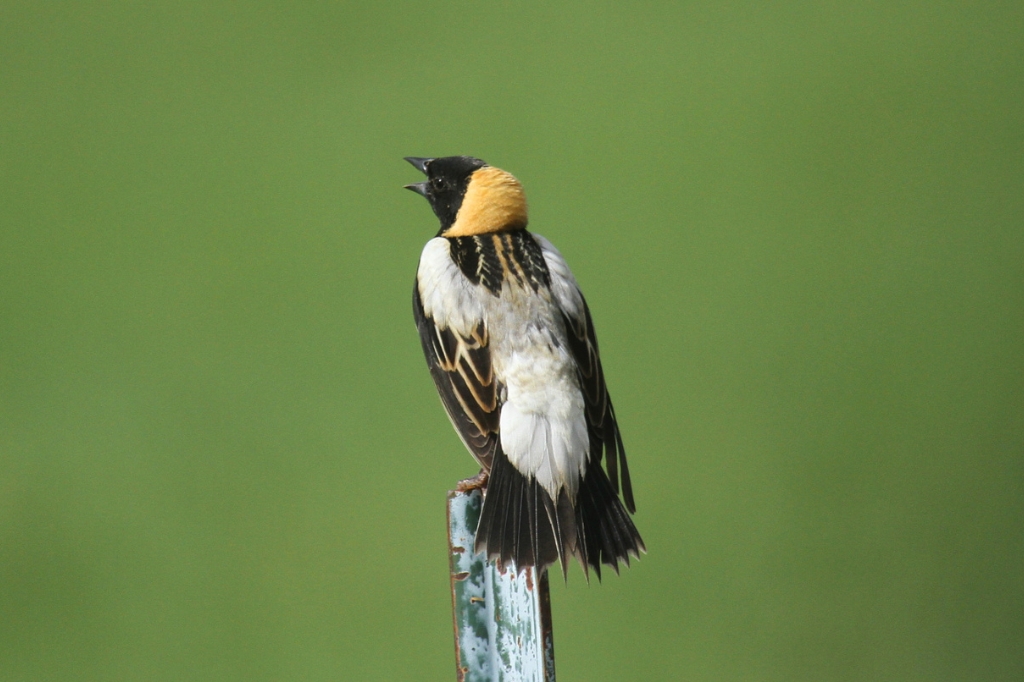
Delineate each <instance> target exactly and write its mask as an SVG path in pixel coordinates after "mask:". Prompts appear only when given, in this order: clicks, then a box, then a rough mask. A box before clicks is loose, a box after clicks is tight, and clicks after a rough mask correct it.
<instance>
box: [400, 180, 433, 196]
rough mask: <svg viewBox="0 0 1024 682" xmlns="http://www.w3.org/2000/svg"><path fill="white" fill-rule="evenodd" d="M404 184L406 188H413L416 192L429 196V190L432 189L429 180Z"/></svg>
mask: <svg viewBox="0 0 1024 682" xmlns="http://www.w3.org/2000/svg"><path fill="white" fill-rule="evenodd" d="M402 186H403V187H404V188H405V189H411V190H412V191H413V192H416V194H422V195H423V196H427V192H429V191H430V183H429V182H414V183H412V184H411V185H402Z"/></svg>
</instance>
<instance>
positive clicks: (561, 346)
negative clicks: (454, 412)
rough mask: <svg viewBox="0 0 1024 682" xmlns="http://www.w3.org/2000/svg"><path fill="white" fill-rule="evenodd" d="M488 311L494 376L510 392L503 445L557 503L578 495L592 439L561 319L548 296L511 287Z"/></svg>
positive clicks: (506, 397) (505, 402)
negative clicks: (562, 495)
mask: <svg viewBox="0 0 1024 682" xmlns="http://www.w3.org/2000/svg"><path fill="white" fill-rule="evenodd" d="M501 298H503V299H504V300H503V301H502V300H499V299H498V298H495V300H494V305H492V306H490V308H491V309H490V310H489V311H488V330H489V333H490V338H491V344H492V351H491V353H492V355H491V357H492V363H493V367H494V374H495V378H496V379H497V380H498V381H499V382H501V384H502V385H503V386H504V392H503V394H504V395H503V401H502V402H503V405H502V408H501V424H500V428H501V434H500V435H501V445H502V449H503V450H504V452H505V454H506V455H507V456H508V459H509V462H511V463H512V465H513V466H515V467H516V469H518V470H519V471H520V472H521V473H523V474H525V475H526V476H528V477H536V478H537V480H538V482H539V483H540V484H541V486H542V487H544V488H545V489H546V490H547V491H548V492H549V493H550V494H551V495H552V497H557V494H558V490H559V489H560V488H563V487H564V488H566V489H567V490H568V491H569V493H570V495H571V496H572V497H575V494H576V489H577V486H578V483H579V478H580V476H581V475H582V473H583V472H584V470H585V467H586V462H587V456H588V454H589V449H590V440H589V437H588V435H587V427H586V420H585V418H584V403H583V394H582V392H581V391H580V387H579V383H578V380H577V378H576V365H575V362H574V361H573V359H572V355H571V353H570V350H569V346H568V342H567V340H566V337H565V328H564V325H563V322H562V319H561V313H560V312H559V310H558V309H557V307H556V306H555V305H554V303H553V302H552V301H551V299H550V297H549V296H544V295H541V294H538V293H536V292H533V291H532V290H530V289H525V290H523V289H519V288H518V287H506V288H504V289H503V291H502V297H501Z"/></svg>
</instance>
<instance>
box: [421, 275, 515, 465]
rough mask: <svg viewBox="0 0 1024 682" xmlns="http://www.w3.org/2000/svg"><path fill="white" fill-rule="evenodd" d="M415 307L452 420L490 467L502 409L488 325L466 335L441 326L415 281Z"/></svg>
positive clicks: (478, 457) (426, 352) (432, 371)
mask: <svg viewBox="0 0 1024 682" xmlns="http://www.w3.org/2000/svg"><path fill="white" fill-rule="evenodd" d="M412 306H413V314H414V315H415V317H416V327H417V328H418V329H419V332H420V342H421V343H422V344H423V354H424V355H425V356H426V358H427V365H428V366H429V367H430V375H431V376H432V377H433V378H434V384H435V385H436V386H437V392H438V393H439V394H440V396H441V402H442V403H443V404H444V409H445V410H446V411H447V412H448V418H449V419H451V422H452V425H453V426H454V427H455V430H456V431H457V432H458V434H459V437H460V438H462V442H463V443H465V444H466V447H467V448H469V451H470V452H471V453H472V454H473V456H474V457H475V458H476V460H477V461H478V462H479V463H480V466H482V467H483V468H484V469H485V470H487V471H490V469H491V463H492V460H493V457H494V451H495V447H496V446H497V444H498V423H499V418H500V410H499V409H498V407H499V405H498V392H499V391H498V382H497V381H496V380H495V378H494V371H493V368H492V367H491V349H490V347H489V346H488V341H489V339H488V334H487V327H486V326H485V325H484V323H483V322H480V324H479V325H477V327H476V329H474V330H473V332H472V333H471V334H470V335H469V336H465V337H464V336H462V335H461V334H457V333H456V332H454V331H452V330H451V329H439V328H438V327H437V326H436V325H435V324H434V320H432V319H431V318H430V317H429V316H427V315H426V313H424V312H423V302H422V301H421V300H420V292H419V287H418V286H415V285H414V286H413V293H412Z"/></svg>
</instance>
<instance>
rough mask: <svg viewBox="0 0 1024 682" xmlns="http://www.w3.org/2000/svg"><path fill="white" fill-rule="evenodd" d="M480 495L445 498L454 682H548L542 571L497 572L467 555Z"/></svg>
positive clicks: (551, 673)
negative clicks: (539, 574) (538, 574)
mask: <svg viewBox="0 0 1024 682" xmlns="http://www.w3.org/2000/svg"><path fill="white" fill-rule="evenodd" d="M482 499H483V498H482V496H481V494H480V491H479V490H473V491H470V492H468V493H463V492H456V491H449V493H448V547H449V550H450V563H451V576H452V616H453V622H454V626H455V666H456V674H457V679H458V680H459V682H497V681H499V680H500V681H501V682H554V680H555V645H554V640H553V638H552V635H551V595H550V593H549V592H548V572H547V570H544V571H543V572H542V574H541V576H540V578H539V579H538V577H537V570H536V569H535V568H529V569H527V570H525V571H522V572H517V571H516V570H515V568H514V567H509V570H508V571H506V572H505V573H502V572H501V571H500V570H499V569H498V568H497V567H496V566H495V565H494V564H493V563H492V562H489V561H487V560H485V558H484V555H483V553H480V554H477V553H475V552H474V551H473V544H474V539H475V536H476V525H477V521H478V520H479V519H480V507H481V502H482Z"/></svg>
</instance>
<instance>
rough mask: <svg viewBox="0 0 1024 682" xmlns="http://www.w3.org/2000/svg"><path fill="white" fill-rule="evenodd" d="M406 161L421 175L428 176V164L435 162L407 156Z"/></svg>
mask: <svg viewBox="0 0 1024 682" xmlns="http://www.w3.org/2000/svg"><path fill="white" fill-rule="evenodd" d="M405 160H406V161H408V162H409V163H411V164H412V165H413V166H415V167H416V170H418V171H419V172H420V173H423V174H424V175H426V174H427V164H428V163H430V162H431V161H433V159H423V158H420V157H418V156H407V157H405Z"/></svg>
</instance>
